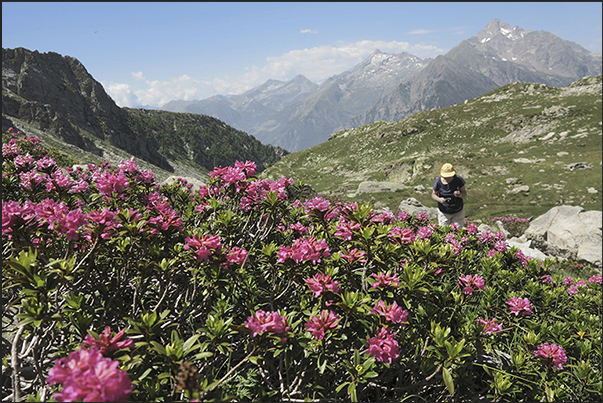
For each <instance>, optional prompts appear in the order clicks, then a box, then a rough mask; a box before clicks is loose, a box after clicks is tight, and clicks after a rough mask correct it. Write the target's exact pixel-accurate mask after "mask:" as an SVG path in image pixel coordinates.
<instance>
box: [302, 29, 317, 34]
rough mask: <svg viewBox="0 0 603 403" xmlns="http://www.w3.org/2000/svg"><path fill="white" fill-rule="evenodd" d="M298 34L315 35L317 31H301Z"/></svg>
mask: <svg viewBox="0 0 603 403" xmlns="http://www.w3.org/2000/svg"><path fill="white" fill-rule="evenodd" d="M299 33H300V34H317V33H318V31H317V30H315V29H302V30H301V31H299Z"/></svg>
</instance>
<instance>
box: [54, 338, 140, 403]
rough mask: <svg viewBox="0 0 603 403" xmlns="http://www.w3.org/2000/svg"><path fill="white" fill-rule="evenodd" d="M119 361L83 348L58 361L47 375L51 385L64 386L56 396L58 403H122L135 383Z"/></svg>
mask: <svg viewBox="0 0 603 403" xmlns="http://www.w3.org/2000/svg"><path fill="white" fill-rule="evenodd" d="M118 365H119V361H114V360H111V359H110V358H104V357H103V355H102V353H101V351H100V350H99V349H98V348H96V347H91V348H90V349H88V350H87V349H86V348H85V347H84V346H82V347H81V348H80V350H78V351H74V352H72V353H71V354H69V357H65V358H61V359H58V360H55V362H54V367H53V368H51V369H50V371H49V372H48V378H47V379H46V380H47V381H48V384H50V385H54V384H62V385H63V390H62V391H61V392H59V393H55V394H54V395H53V397H54V399H56V400H57V401H59V402H73V401H77V400H82V401H84V402H121V401H126V400H128V397H129V396H130V394H131V393H132V391H133V387H132V382H131V381H130V378H129V377H128V374H127V373H126V371H124V370H120V369H118V368H117V366H118Z"/></svg>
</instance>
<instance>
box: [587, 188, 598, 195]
mask: <svg viewBox="0 0 603 403" xmlns="http://www.w3.org/2000/svg"><path fill="white" fill-rule="evenodd" d="M586 191H587V192H588V193H593V194H594V193H599V191H598V190H597V189H595V188H593V187H590V188H588V189H586Z"/></svg>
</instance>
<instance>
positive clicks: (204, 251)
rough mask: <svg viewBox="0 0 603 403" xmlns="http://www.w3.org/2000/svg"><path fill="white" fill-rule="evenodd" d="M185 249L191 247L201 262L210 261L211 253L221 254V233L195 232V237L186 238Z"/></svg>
mask: <svg viewBox="0 0 603 403" xmlns="http://www.w3.org/2000/svg"><path fill="white" fill-rule="evenodd" d="M184 249H186V250H188V249H191V250H192V252H193V254H194V255H195V256H196V257H197V260H198V261H199V262H207V261H209V257H210V256H211V255H219V254H220V253H221V251H222V243H221V242H220V236H219V235H206V234H202V235H201V236H199V235H197V234H195V235H193V237H192V238H191V237H187V238H186V244H185V245H184Z"/></svg>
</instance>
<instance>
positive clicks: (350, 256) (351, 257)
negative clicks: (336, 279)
mask: <svg viewBox="0 0 603 403" xmlns="http://www.w3.org/2000/svg"><path fill="white" fill-rule="evenodd" d="M365 255H366V252H364V251H361V250H358V248H354V249H350V250H348V253H342V254H341V257H342V258H344V259H347V260H348V261H349V262H350V263H354V262H358V263H365V262H366V258H365V257H364V256H365Z"/></svg>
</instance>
